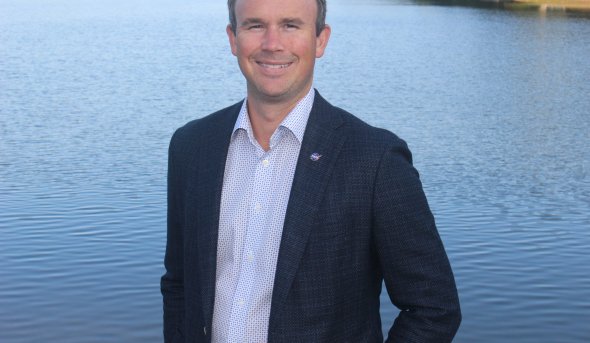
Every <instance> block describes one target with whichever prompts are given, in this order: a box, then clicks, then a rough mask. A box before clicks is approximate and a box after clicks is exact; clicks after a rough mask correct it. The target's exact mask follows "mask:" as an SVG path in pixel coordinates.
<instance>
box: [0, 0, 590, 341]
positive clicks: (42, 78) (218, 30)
mask: <svg viewBox="0 0 590 343" xmlns="http://www.w3.org/2000/svg"><path fill="white" fill-rule="evenodd" d="M330 6H331V7H330V11H329V16H328V19H329V22H330V23H331V24H332V28H333V34H332V40H331V42H330V46H329V48H328V51H327V53H326V56H324V58H323V59H322V60H320V62H319V65H318V67H317V78H316V87H317V88H318V89H319V90H320V91H321V92H322V94H323V95H324V96H325V97H327V98H328V99H329V100H331V101H332V102H333V103H334V104H337V105H339V106H341V107H344V108H346V109H348V110H350V111H351V112H353V113H356V114H357V115H359V116H360V117H362V118H363V119H364V120H366V121H368V122H370V123H372V124H374V125H378V126H383V127H386V128H388V129H390V130H392V131H394V132H396V133H398V134H399V135H400V136H402V137H403V138H405V139H406V140H407V141H408V142H409V144H410V147H411V148H412V150H413V152H414V158H415V163H416V165H417V167H418V168H419V170H420V171H421V177H422V180H423V182H424V186H425V190H426V192H427V194H428V196H429V200H430V203H431V206H432V209H433V211H434V212H435V215H436V217H437V222H438V225H439V229H440V233H441V236H442V237H443V239H444V241H445V244H446V247H447V250H448V253H449V257H450V259H451V262H452V264H453V267H454V270H455V274H456V278H457V282H458V287H459V291H460V295H461V300H462V305H463V311H464V321H463V325H462V327H461V329H460V331H459V333H458V335H457V339H456V341H457V342H483V343H486V342H502V341H514V340H515V339H514V337H518V342H531V343H532V342H565V343H567V342H585V341H590V329H588V327H587V325H586V323H587V322H590V300H589V299H590V287H588V285H589V284H590V277H589V275H590V267H589V263H588V258H587V251H588V248H589V247H590V230H589V229H590V215H589V213H590V187H589V186H590V175H589V174H590V156H589V154H590V153H589V150H588V146H589V144H588V143H589V142H588V138H587V133H588V132H590V120H589V117H588V108H590V100H589V98H588V96H587V95H588V94H590V83H589V82H588V75H590V64H589V63H588V60H587V56H590V44H588V37H590V25H589V24H588V21H587V19H584V18H580V19H578V18H571V17H570V18H565V17H551V16H548V17H540V16H538V15H522V14H520V13H513V12H506V11H490V10H482V9H477V8H463V7H440V6H430V5H423V6H416V5H413V4H409V3H405V4H404V3H397V2H392V1H389V2H384V1H376V2H374V3H369V4H367V3H366V2H362V3H360V2H356V3H355V2H354V1H347V2H336V1H334V2H332V3H330ZM225 20H226V13H225V8H224V4H223V2H217V1H212V0H200V1H197V2H185V1H174V2H172V3H170V2H166V3H164V2H155V3H151V4H150V5H149V6H147V5H145V4H143V3H140V2H135V1H130V2H125V3H123V4H121V3H116V2H108V3H106V4H105V3H104V2H101V3H97V2H91V1H84V2H77V3H76V4H72V3H71V2H68V1H65V0H64V1H56V2H52V3H51V4H49V3H46V2H39V1H36V0H28V1H24V2H18V3H16V2H13V3H2V4H0V36H1V37H2V44H1V45H0V89H1V91H0V136H1V139H0V279H1V280H2V282H1V283H0V342H11V343H12V342H14V343H20V342H37V341H45V342H97V341H100V342H158V341H161V333H160V332H161V298H160V295H159V285H158V282H159V277H160V275H161V274H162V272H163V268H162V257H163V250H164V242H165V174H166V150H167V143H168V139H169V137H170V135H171V133H172V132H173V130H174V128H176V127H178V126H180V125H181V124H183V123H184V122H186V121H188V120H190V119H192V118H196V117H200V116H203V115H205V114H207V113H210V112H212V111H213V110H216V109H219V108H220V107H222V106H225V105H228V104H230V103H232V102H234V101H237V100H239V99H240V98H241V97H242V96H243V94H244V93H243V92H244V91H243V81H242V78H241V75H240V74H239V71H238V68H237V66H236V63H235V61H234V59H233V57H232V56H231V54H230V53H229V49H228V47H227V43H226V37H225V32H224V27H225ZM382 313H383V317H384V326H387V325H389V323H390V322H391V320H392V318H393V316H394V315H395V309H394V308H393V307H392V306H391V305H389V304H388V302H387V301H386V299H385V298H384V299H383V308H382Z"/></svg>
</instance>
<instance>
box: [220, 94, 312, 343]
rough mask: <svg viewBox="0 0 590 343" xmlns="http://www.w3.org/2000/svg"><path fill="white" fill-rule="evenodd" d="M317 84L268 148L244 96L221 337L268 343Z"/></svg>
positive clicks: (232, 168)
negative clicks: (279, 267)
mask: <svg viewBox="0 0 590 343" xmlns="http://www.w3.org/2000/svg"><path fill="white" fill-rule="evenodd" d="M314 94H315V92H314V89H313V87H312V88H311V89H310V91H309V92H308V93H307V95H306V96H305V97H304V98H303V99H302V100H301V101H299V103H298V104H297V105H296V106H295V108H294V109H293V110H292V111H291V112H289V114H288V115H287V116H286V117H285V119H284V120H283V121H282V123H281V124H280V125H279V127H278V128H277V129H276V130H275V132H274V133H273V135H272V136H271V138H270V149H269V150H268V151H264V149H263V148H262V147H261V146H260V144H258V142H257V141H256V139H255V138H254V133H253V131H252V126H251V123H250V119H249V116H248V109H247V99H246V101H244V103H243V105H242V108H241V110H240V113H239V115H238V119H237V120H236V124H235V126H234V130H233V133H232V137H231V140H230V146H229V151H228V155H227V160H226V166H225V174H224V179H223V190H222V195H221V213H220V219H219V238H218V243H217V272H216V281H215V305H214V311H213V327H212V342H213V343H239V342H247V343H264V342H266V341H267V335H268V320H269V316H270V305H271V299H272V290H273V285H274V277H275V270H276V265H277V258H278V254H279V246H280V243H281V235H282V231H283V223H284V220H285V213H286V211H287V205H288V201H289V194H290V193H291V184H292V183H293V175H294V174H295V166H296V164H297V158H298V156H299V151H300V149H301V142H302V140H303V133H304V131H305V126H306V125H307V119H308V118H309V113H310V111H311V107H312V104H313V100H314Z"/></svg>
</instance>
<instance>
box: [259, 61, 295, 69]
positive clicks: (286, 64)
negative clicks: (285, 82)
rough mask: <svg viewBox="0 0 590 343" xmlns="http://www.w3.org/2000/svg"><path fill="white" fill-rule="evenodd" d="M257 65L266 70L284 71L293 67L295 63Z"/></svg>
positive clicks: (260, 63)
mask: <svg viewBox="0 0 590 343" xmlns="http://www.w3.org/2000/svg"><path fill="white" fill-rule="evenodd" d="M256 63H257V64H258V65H259V66H261V67H262V68H265V69H284V68H288V67H289V66H291V64H293V62H287V63H268V62H267V63H264V62H256Z"/></svg>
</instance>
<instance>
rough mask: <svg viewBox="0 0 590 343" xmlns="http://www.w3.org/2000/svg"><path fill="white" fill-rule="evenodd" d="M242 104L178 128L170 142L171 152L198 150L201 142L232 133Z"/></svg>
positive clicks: (236, 104)
mask: <svg viewBox="0 0 590 343" xmlns="http://www.w3.org/2000/svg"><path fill="white" fill-rule="evenodd" d="M242 102H243V101H240V102H238V103H235V104H233V105H231V106H228V107H226V108H224V109H221V110H219V111H216V112H214V113H211V114H209V115H207V116H205V117H202V118H199V119H195V120H192V121H190V122H188V123H186V124H185V125H183V126H182V127H180V128H178V129H177V130H176V131H175V132H174V134H173V135H172V139H171V141H170V149H171V150H185V149H189V150H192V148H196V146H198V145H200V144H201V142H207V141H211V139H212V138H217V139H218V138H219V136H220V135H223V134H224V133H225V132H230V134H231V129H232V128H233V125H234V124H235V121H236V118H237V115H238V113H239V111H240V108H241V106H242Z"/></svg>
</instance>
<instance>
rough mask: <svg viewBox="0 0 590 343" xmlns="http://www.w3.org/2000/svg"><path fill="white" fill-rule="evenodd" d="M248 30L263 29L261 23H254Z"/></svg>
mask: <svg viewBox="0 0 590 343" xmlns="http://www.w3.org/2000/svg"><path fill="white" fill-rule="evenodd" d="M247 29H248V30H260V29H262V25H261V24H252V25H249V26H248V27H247Z"/></svg>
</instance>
